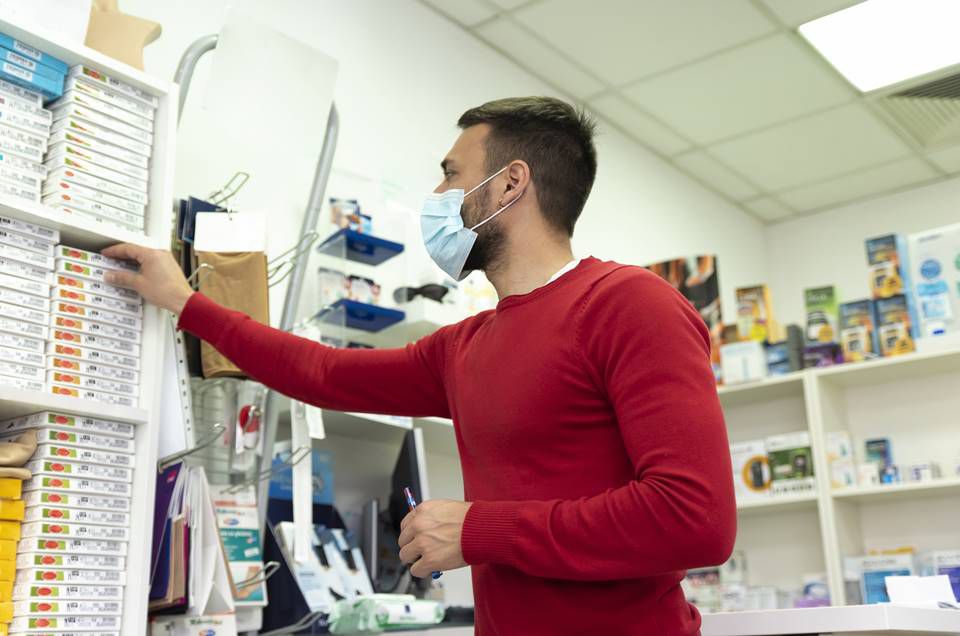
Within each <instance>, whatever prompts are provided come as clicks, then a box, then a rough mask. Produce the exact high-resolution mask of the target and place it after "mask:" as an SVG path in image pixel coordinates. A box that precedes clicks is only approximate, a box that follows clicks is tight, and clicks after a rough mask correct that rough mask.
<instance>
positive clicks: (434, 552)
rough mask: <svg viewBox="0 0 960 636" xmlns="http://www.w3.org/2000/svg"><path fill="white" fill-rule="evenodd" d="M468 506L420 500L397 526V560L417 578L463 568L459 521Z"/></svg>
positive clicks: (462, 503) (437, 500)
mask: <svg viewBox="0 0 960 636" xmlns="http://www.w3.org/2000/svg"><path fill="white" fill-rule="evenodd" d="M468 510H470V504H469V503H465V502H463V501H450V500H446V499H434V500H432V501H424V502H423V503H421V504H420V505H418V506H417V507H416V509H415V510H413V511H412V512H410V513H408V514H407V516H406V517H404V518H403V521H402V522H401V524H400V529H401V531H400V560H401V561H403V562H404V563H406V564H407V565H409V566H410V573H411V574H412V575H413V576H416V577H419V578H425V577H428V576H430V573H431V572H436V571H439V572H443V571H444V570H454V569H456V568H462V567H464V566H466V565H467V563H466V562H465V561H464V560H463V552H461V550H460V535H461V534H462V532H463V520H464V518H466V516H467V511H468Z"/></svg>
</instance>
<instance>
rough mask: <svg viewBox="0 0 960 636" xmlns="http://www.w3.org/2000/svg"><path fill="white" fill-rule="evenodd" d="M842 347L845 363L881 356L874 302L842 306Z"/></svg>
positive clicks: (859, 302) (858, 301) (863, 301)
mask: <svg viewBox="0 0 960 636" xmlns="http://www.w3.org/2000/svg"><path fill="white" fill-rule="evenodd" d="M840 346H841V347H842V349H843V359H844V361H845V362H859V361H861V360H868V359H870V358H875V357H878V356H879V355H880V339H879V335H878V333H877V318H876V310H875V307H874V303H873V301H872V300H857V301H853V302H849V303H842V304H841V305H840Z"/></svg>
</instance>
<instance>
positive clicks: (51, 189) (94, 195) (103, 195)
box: [43, 179, 146, 217]
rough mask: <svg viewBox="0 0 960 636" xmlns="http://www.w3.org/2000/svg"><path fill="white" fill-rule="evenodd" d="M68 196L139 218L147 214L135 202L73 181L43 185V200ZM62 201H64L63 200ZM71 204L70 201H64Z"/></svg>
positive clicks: (141, 206) (144, 209)
mask: <svg viewBox="0 0 960 636" xmlns="http://www.w3.org/2000/svg"><path fill="white" fill-rule="evenodd" d="M63 194H66V195H68V196H71V197H78V198H81V199H86V200H87V201H93V202H95V203H99V204H102V205H108V206H110V207H112V208H118V209H120V210H121V211H123V212H124V213H127V214H135V215H137V216H140V217H142V216H144V215H145V214H146V206H144V205H142V204H140V203H135V202H134V201H129V200H127V199H124V198H122V197H118V196H115V195H113V194H110V193H108V192H104V191H103V190H94V189H93V188H89V187H87V186H84V185H78V184H76V183H73V181H72V180H66V179H63V180H56V181H50V180H47V181H45V182H44V185H43V198H44V199H46V198H48V197H52V196H58V195H63ZM61 200H62V199H61ZM64 202H65V203H69V201H64Z"/></svg>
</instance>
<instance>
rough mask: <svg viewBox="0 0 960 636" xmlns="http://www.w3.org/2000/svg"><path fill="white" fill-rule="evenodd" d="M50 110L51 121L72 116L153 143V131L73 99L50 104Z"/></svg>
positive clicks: (148, 143) (142, 141) (125, 135)
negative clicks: (51, 114)
mask: <svg viewBox="0 0 960 636" xmlns="http://www.w3.org/2000/svg"><path fill="white" fill-rule="evenodd" d="M50 112H52V113H53V121H54V122H57V121H59V120H61V119H63V118H65V117H74V118H76V119H80V120H83V121H88V122H90V123H92V124H95V125H97V126H100V127H101V128H106V129H107V130H110V131H113V132H114V133H117V134H119V135H123V136H124V137H128V138H130V139H133V140H134V141H138V142H140V143H141V144H146V145H148V146H151V145H153V133H152V132H150V131H147V130H144V129H142V128H138V127H137V126H133V125H131V124H128V123H127V122H125V121H121V120H120V119H117V118H116V117H111V116H109V115H105V114H103V113H102V112H100V111H99V110H97V109H94V108H90V107H88V106H85V105H82V104H78V103H76V102H75V101H73V102H67V103H62V102H58V103H56V104H52V105H51V106H50Z"/></svg>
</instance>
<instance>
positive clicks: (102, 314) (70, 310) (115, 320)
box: [44, 300, 143, 331]
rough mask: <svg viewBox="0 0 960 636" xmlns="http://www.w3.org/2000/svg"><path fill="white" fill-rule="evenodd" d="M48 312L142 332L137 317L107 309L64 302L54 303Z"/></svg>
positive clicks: (141, 325) (57, 301) (139, 320)
mask: <svg viewBox="0 0 960 636" xmlns="http://www.w3.org/2000/svg"><path fill="white" fill-rule="evenodd" d="M50 312H51V313H53V314H57V315H60V316H70V317H77V318H82V319H84V320H92V321H94V322H102V323H104V324H107V325H113V326H114V327H122V328H124V329H133V330H136V331H142V330H143V321H142V320H141V319H140V318H138V317H137V316H131V315H129V314H122V313H120V312H117V311H109V310H107V309H99V308H97V307H88V306H86V305H81V304H77V303H71V302H67V301H65V300H56V301H54V302H53V303H52V305H51V307H50ZM47 322H49V319H48V320H45V321H44V324H46V323H47Z"/></svg>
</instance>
